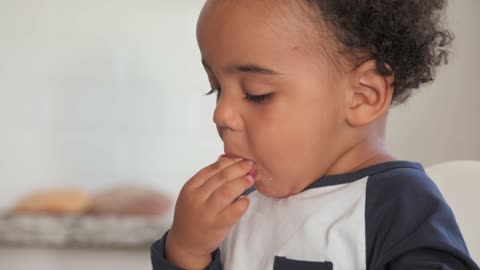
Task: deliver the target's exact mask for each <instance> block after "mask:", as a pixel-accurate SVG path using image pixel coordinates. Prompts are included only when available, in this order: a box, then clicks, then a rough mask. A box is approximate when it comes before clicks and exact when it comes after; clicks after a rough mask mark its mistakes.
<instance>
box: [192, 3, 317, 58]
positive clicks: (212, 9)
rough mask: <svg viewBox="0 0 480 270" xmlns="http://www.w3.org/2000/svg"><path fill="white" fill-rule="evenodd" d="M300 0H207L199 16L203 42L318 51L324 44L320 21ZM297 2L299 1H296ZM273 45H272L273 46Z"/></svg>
mask: <svg viewBox="0 0 480 270" xmlns="http://www.w3.org/2000/svg"><path fill="white" fill-rule="evenodd" d="M298 2H300V1H291V0H290V1H283V0H280V1H278V0H277V1H272V0H241V1H238V0H208V1H207V2H206V4H205V7H204V9H203V10H202V13H201V15H200V18H199V22H198V29H197V35H198V39H199V43H200V46H201V47H202V45H205V44H206V42H205V41H209V42H208V43H209V44H210V45H212V44H213V45H215V46H217V45H220V44H224V43H225V42H226V40H227V42H232V43H235V44H232V45H239V43H247V44H250V45H251V46H252V49H253V46H254V44H258V43H262V42H263V43H271V44H270V45H271V46H275V47H282V46H284V47H287V46H288V49H289V50H290V51H297V52H308V53H310V54H311V53H312V51H314V50H315V51H316V49H318V48H319V47H321V43H322V39H320V38H319V36H320V32H321V31H318V27H319V25H316V24H315V23H314V22H313V20H310V19H307V18H306V17H307V14H306V12H305V11H306V10H305V8H304V7H302V6H301V5H300V4H298ZM294 3H297V4H294ZM272 49H273V48H272Z"/></svg>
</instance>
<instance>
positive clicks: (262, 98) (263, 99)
mask: <svg viewBox="0 0 480 270" xmlns="http://www.w3.org/2000/svg"><path fill="white" fill-rule="evenodd" d="M271 97H272V93H269V94H265V95H258V96H255V95H250V94H245V99H246V100H248V101H251V102H254V103H265V102H267V101H268V100H270V98H271Z"/></svg>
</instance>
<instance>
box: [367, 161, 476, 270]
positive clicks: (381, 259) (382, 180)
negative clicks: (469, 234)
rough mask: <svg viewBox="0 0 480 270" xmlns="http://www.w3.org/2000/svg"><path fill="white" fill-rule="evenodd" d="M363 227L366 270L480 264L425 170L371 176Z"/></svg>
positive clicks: (462, 268)
mask: <svg viewBox="0 0 480 270" xmlns="http://www.w3.org/2000/svg"><path fill="white" fill-rule="evenodd" d="M365 227H366V228H365V230H366V232H365V233H366V248H367V269H369V270H384V269H391V270H405V269H409V270H415V269H422V270H430V269H431V270H433V269H436V270H450V269H451V270H467V269H469V270H470V269H475V270H478V269H479V268H478V266H477V265H476V264H475V262H473V260H472V259H471V258H470V256H469V254H468V250H467V247H466V245H465V242H464V240H463V237H462V235H461V233H460V229H459V227H458V225H457V222H456V221H455V217H454V215H453V213H452V211H451V209H450V207H449V206H448V205H447V203H446V202H445V200H444V199H443V197H442V195H441V194H440V191H439V190H438V188H437V187H436V185H435V184H434V183H433V181H432V180H431V179H430V178H429V177H428V176H427V175H426V173H425V172H424V171H423V170H420V169H413V168H399V169H394V170H390V171H387V172H382V173H380V174H377V175H373V176H370V177H369V179H368V183H367V195H366V204H365Z"/></svg>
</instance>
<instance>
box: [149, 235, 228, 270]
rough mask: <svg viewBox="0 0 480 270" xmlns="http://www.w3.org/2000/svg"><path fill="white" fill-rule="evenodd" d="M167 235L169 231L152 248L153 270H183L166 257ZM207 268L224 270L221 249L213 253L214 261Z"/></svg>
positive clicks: (207, 269) (206, 269)
mask: <svg viewBox="0 0 480 270" xmlns="http://www.w3.org/2000/svg"><path fill="white" fill-rule="evenodd" d="M167 235H168V232H166V233H165V235H164V236H163V237H162V239H160V240H158V241H157V242H155V243H154V244H153V245H152V247H151V248H150V255H151V259H152V266H153V270H182V269H181V268H179V267H177V266H175V265H173V264H170V263H169V262H168V261H167V260H166V259H165V242H166V240H167ZM205 270H222V264H221V262H220V250H219V249H217V250H215V252H213V253H212V263H211V264H210V265H209V266H208V267H207V268H205Z"/></svg>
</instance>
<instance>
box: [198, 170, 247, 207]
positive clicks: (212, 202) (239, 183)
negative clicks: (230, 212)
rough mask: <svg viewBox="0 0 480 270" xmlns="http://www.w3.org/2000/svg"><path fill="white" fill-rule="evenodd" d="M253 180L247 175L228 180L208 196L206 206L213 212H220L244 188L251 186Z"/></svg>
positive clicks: (243, 190) (241, 192)
mask: <svg viewBox="0 0 480 270" xmlns="http://www.w3.org/2000/svg"><path fill="white" fill-rule="evenodd" d="M254 182H255V180H254V179H253V177H252V176H250V175H247V176H243V177H240V178H237V179H235V180H231V181H228V182H226V183H224V184H223V185H222V186H220V187H219V188H218V189H216V190H215V191H214V192H213V193H212V195H211V196H210V197H209V198H208V200H207V204H208V208H209V209H211V211H213V212H217V213H218V212H220V211H222V210H223V209H225V208H226V207H227V206H229V205H230V204H232V203H233V202H234V201H235V200H236V199H237V198H238V197H239V196H240V195H242V194H243V193H244V192H245V190H247V189H249V188H250V187H251V186H253V184H254Z"/></svg>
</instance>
